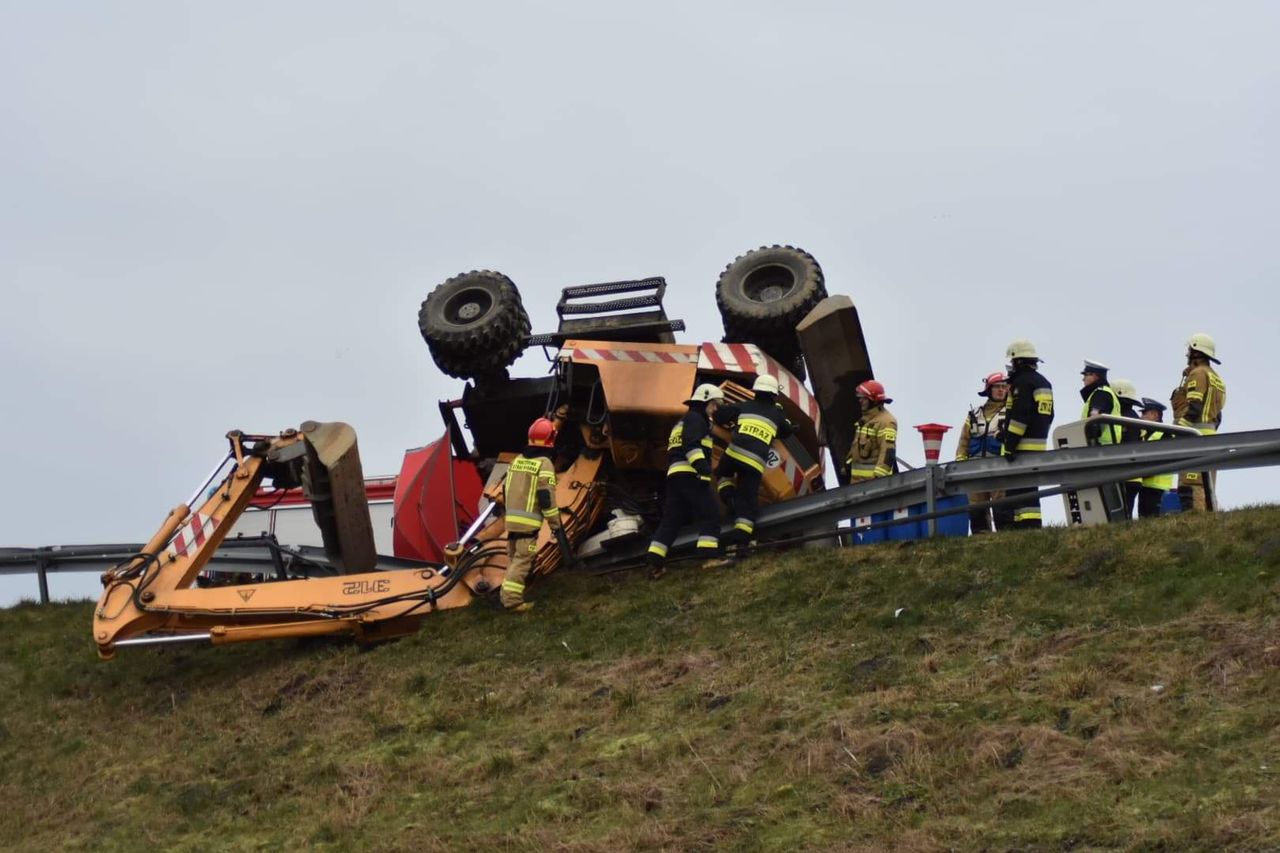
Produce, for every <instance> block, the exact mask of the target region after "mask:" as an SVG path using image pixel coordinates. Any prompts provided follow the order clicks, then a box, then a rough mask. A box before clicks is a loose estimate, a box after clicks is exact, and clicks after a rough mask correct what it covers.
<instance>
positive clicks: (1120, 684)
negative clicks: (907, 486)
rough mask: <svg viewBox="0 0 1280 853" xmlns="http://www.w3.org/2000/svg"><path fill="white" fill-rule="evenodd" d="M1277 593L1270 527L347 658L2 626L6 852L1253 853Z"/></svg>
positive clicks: (555, 621)
mask: <svg viewBox="0 0 1280 853" xmlns="http://www.w3.org/2000/svg"><path fill="white" fill-rule="evenodd" d="M1278 573H1280V509H1274V508H1265V509H1253V510H1245V511H1240V512H1233V513H1229V514H1224V515H1221V516H1218V517H1216V518H1211V519H1209V518H1203V517H1201V518H1171V519H1162V520H1159V521H1156V522H1152V523H1143V524H1133V525H1124V526H1116V527H1111V528H1105V529H1092V530H1073V531H1068V530H1051V531H1045V532H1043V533H1037V534H1010V535H1001V536H998V537H988V538H986V539H985V540H977V541H958V540H949V541H938V542H932V543H917V544H909V545H903V546H899V545H895V544H889V545H884V546H872V547H866V548H860V549H852V550H845V551H839V552H835V551H801V552H792V553H789V554H785V555H779V556H765V557H760V558H757V559H755V560H752V561H750V562H748V563H746V564H744V565H742V566H741V567H740V568H738V569H734V570H730V571H727V572H726V571H719V572H699V571H697V570H694V569H685V570H673V571H672V572H671V573H670V574H669V575H668V576H667V578H665V579H664V580H662V581H661V582H658V583H650V582H648V581H646V580H645V579H644V578H642V577H640V576H639V575H638V574H636V575H622V576H618V577H615V578H612V579H599V578H590V577H584V576H570V575H569V574H567V573H562V574H560V575H557V576H555V577H553V578H551V579H549V580H548V581H546V582H545V583H542V584H541V585H539V586H538V587H536V589H535V591H534V592H533V597H534V598H535V599H537V601H538V608H537V609H536V610H535V611H534V612H533V613H531V614H529V615H527V616H524V617H511V616H507V615H506V614H503V613H500V612H496V611H494V610H492V609H490V608H488V607H473V608H471V609H469V610H465V611H457V612H452V613H447V614H443V615H437V616H434V617H432V618H429V619H428V620H427V621H426V622H425V623H424V628H423V630H422V632H421V633H420V634H418V635H417V636H416V637H413V638H411V639H407V640H404V641H401V642H398V643H392V644H388V645H385V646H381V647H378V648H375V649H372V650H370V651H361V650H359V649H357V648H355V647H353V646H349V645H341V644H332V643H309V644H303V643H276V644H266V645H257V646H241V647H229V648H223V649H208V648H201V649H195V648H187V649H183V650H176V649H169V650H134V651H132V652H122V653H121V655H120V657H119V659H117V660H116V661H114V662H111V663H100V662H98V661H97V660H96V658H95V657H94V653H93V650H92V647H91V645H90V643H89V620H90V612H91V608H90V606H89V605H87V604H74V605H71V604H69V605H59V606H52V607H39V606H23V607H18V608H15V609H13V610H10V611H6V612H0V703H3V715H2V716H0V768H3V772H2V773H0V795H2V797H3V802H4V804H5V808H4V810H3V818H0V846H3V847H5V848H9V849H14V848H22V849H36V850H38V849H65V848H76V847H84V848H89V847H92V848H96V849H103V848H105V849H140V848H143V847H144V846H145V847H146V848H150V849H165V850H202V849H214V848H219V849H262V848H265V849H275V848H295V847H304V846H305V847H313V848H317V849H335V850H337V849H344V850H345V849H402V850H421V849H457V848H466V849H489V848H493V847H507V848H515V849H548V848H549V849H584V850H594V849H600V850H610V849H619V848H662V847H666V848H669V849H698V848H710V847H722V846H729V847H735V848H748V849H752V848H760V849H782V850H791V849H797V848H805V847H809V848H815V849H830V848H839V849H847V848H853V849H857V848H864V847H865V848H873V849H874V848H887V847H895V848H897V849H915V850H928V849H942V848H948V847H956V848H961V849H968V848H990V849H1008V848H1011V847H1016V848H1022V849H1026V848H1031V849H1069V848H1084V849H1088V848H1111V847H1119V848H1127V847H1137V848H1142V849H1150V848H1160V847H1168V848H1177V849H1184V848H1198V849H1220V848H1223V847H1235V848H1242V849H1276V848H1280V814H1277V805H1276V804H1277V803H1280V734H1277V724H1278V723H1280V679H1278V678H1277V675H1278V674H1280V670H1278V668H1280V634H1278V632H1277V614H1278V612H1280V609H1278V607H1277V605H1278V602H1280V599H1278V597H1277V592H1278V590H1280V586H1277V582H1276V577H1277V574H1278ZM898 608H905V610H903V611H902V613H901V615H900V616H898V617H896V618H895V616H894V612H895V610H897V609H898Z"/></svg>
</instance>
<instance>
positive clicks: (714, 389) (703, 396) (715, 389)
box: [685, 382, 724, 403]
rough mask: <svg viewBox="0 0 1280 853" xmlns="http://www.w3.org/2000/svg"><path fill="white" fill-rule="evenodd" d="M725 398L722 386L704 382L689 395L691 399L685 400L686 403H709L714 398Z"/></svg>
mask: <svg viewBox="0 0 1280 853" xmlns="http://www.w3.org/2000/svg"><path fill="white" fill-rule="evenodd" d="M723 399H724V392H723V391H721V390H720V387H719V386H718V385H712V384H711V383H709V382H704V383H703V384H701V385H699V386H698V387H697V388H694V389H693V393H692V394H690V395H689V399H688V400H685V402H686V403H709V402H711V401H712V400H723Z"/></svg>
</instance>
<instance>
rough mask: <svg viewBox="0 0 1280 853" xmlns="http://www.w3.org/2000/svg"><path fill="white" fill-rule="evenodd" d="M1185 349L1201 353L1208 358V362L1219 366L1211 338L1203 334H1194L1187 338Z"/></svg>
mask: <svg viewBox="0 0 1280 853" xmlns="http://www.w3.org/2000/svg"><path fill="white" fill-rule="evenodd" d="M1187 349H1193V350H1195V351H1196V352H1202V353H1204V354H1205V355H1206V356H1208V358H1209V360H1210V361H1212V362H1215V363H1219V364H1220V363H1221V362H1219V361H1218V359H1217V355H1218V352H1217V348H1216V347H1214V345H1213V338H1211V337H1209V336H1208V335H1206V334H1205V333H1204V332H1196V333H1195V334H1194V335H1192V336H1191V337H1189V338H1187Z"/></svg>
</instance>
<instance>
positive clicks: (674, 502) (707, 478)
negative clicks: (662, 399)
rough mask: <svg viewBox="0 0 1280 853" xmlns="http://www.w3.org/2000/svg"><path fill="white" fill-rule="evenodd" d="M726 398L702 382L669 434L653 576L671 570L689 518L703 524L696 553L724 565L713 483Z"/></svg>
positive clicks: (651, 558) (652, 549) (652, 550)
mask: <svg viewBox="0 0 1280 853" xmlns="http://www.w3.org/2000/svg"><path fill="white" fill-rule="evenodd" d="M723 401H724V392H723V391H721V390H720V389H719V388H718V387H716V386H715V385H710V384H706V385H699V386H698V387H697V388H695V389H693V394H691V395H690V397H689V399H688V400H685V401H684V404H685V405H686V406H687V407H688V409H689V410H688V411H687V412H685V414H684V417H683V418H681V419H680V422H679V423H677V424H676V425H675V426H674V427H672V428H671V435H670V436H669V437H668V438H667V487H666V495H665V496H664V498H663V502H662V518H661V519H660V520H659V521H658V528H657V530H655V531H654V532H653V541H652V542H650V543H649V553H648V554H647V555H646V557H645V561H646V562H647V563H648V565H649V577H650V578H652V579H653V580H657V579H658V578H660V577H662V576H663V575H664V574H666V568H665V563H666V560H667V549H669V548H670V547H671V543H672V542H673V541H675V538H676V532H677V531H679V529H680V528H681V526H683V525H684V524H687V523H688V522H690V521H695V522H697V525H698V545H697V553H698V554H699V555H700V556H704V557H707V558H708V559H707V560H706V562H704V563H703V568H715V567H716V566H719V565H725V563H724V561H722V560H719V559H718V557H719V552H720V538H719V533H720V509H719V507H718V506H717V505H716V496H715V492H714V491H713V490H712V488H711V447H712V443H711V426H710V420H711V419H712V418H714V417H715V416H716V414H717V412H718V411H719V408H720V406H721V404H722V403H723Z"/></svg>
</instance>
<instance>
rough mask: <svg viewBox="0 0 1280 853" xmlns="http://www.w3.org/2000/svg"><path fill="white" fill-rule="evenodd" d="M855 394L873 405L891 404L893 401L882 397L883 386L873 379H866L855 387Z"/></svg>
mask: <svg viewBox="0 0 1280 853" xmlns="http://www.w3.org/2000/svg"><path fill="white" fill-rule="evenodd" d="M855 393H857V395H858V396H859V397H865V398H867V399H868V400H870V401H871V402H873V403H877V404H878V403H892V402H893V400H891V399H889V398H888V397H886V396H885V395H884V385H882V384H881V383H879V382H877V381H876V380H874V379H868V380H867V381H866V382H863V383H862V384H861V385H859V386H858V387H857V389H856V390H855Z"/></svg>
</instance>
